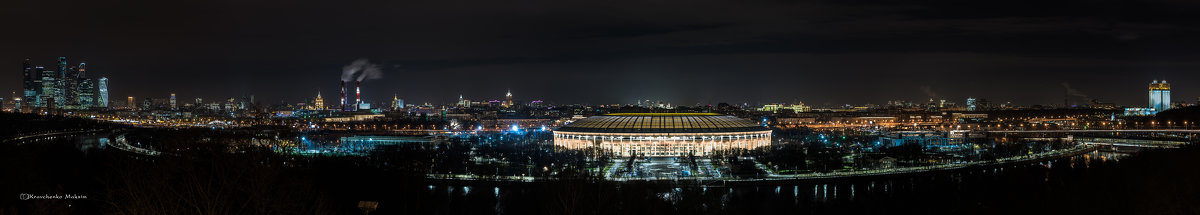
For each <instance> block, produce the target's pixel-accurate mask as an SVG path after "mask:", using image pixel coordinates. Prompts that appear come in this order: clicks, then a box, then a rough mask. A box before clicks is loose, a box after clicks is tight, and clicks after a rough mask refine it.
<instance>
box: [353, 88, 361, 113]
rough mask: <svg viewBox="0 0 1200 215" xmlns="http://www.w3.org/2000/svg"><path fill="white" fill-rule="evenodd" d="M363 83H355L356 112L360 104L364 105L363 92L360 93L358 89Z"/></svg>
mask: <svg viewBox="0 0 1200 215" xmlns="http://www.w3.org/2000/svg"><path fill="white" fill-rule="evenodd" d="M361 83H362V81H354V109H355V110H357V109H358V107H359V106H358V105H359V104H362V91H360V90H359V89H358V85H359V84H361Z"/></svg>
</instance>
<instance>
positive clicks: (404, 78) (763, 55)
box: [0, 1, 1200, 106]
mask: <svg viewBox="0 0 1200 215" xmlns="http://www.w3.org/2000/svg"><path fill="white" fill-rule="evenodd" d="M629 4H632V2H629ZM1128 4H1129V5H1126V4H1116V3H1096V4H1088V5H1079V4H1070V3H1045V4H1040V5H1038V7H1036V8H1028V7H1025V6H1024V4H1023V3H1019V2H991V3H987V4H966V3H955V2H926V3H910V4H906V3H879V2H861V3H843V2H833V1H811V2H770V3H768V2H761V3H754V4H742V5H736V6H719V5H720V4H716V3H712V2H689V5H690V6H691V7H686V9H680V8H678V7H677V5H676V4H673V3H670V2H655V3H646V4H638V5H639V7H638V8H637V9H632V8H623V7H620V5H625V4H624V3H622V2H611V3H586V2H577V3H559V4H553V3H547V4H530V5H520V4H504V3H479V4H466V5H453V4H449V3H437V2H433V3H381V4H374V3H370V4H368V3H350V4H343V5H337V6H330V7H314V6H313V5H306V4H301V3H298V4H254V3H239V2H233V1H229V2H210V3H206V4H204V5H195V4H192V3H170V4H162V5H131V6H128V7H119V8H114V7H113V6H110V5H104V4H97V3H94V2H84V1H79V2H73V1H67V2H61V3H53V4H51V3H45V2H23V1H20V2H16V3H13V4H12V5H11V7H5V8H3V9H0V14H3V15H0V17H3V19H0V20H6V21H9V22H6V23H8V24H10V26H24V27H22V28H21V29H29V30H38V29H41V28H43V27H42V26H60V27H61V28H63V29H74V30H75V31H77V33H72V34H55V35H53V36H45V35H44V34H5V35H0V41H2V42H0V45H3V46H4V47H6V48H7V49H6V51H5V52H4V53H0V68H18V67H19V65H20V63H21V62H20V61H21V60H23V59H26V58H29V59H33V60H34V61H35V63H36V64H38V65H43V66H47V65H51V64H53V63H54V62H53V59H54V58H56V57H60V56H68V57H70V58H72V59H79V60H88V61H89V62H92V63H93V65H91V69H92V71H95V72H94V73H93V74H96V75H99V76H104V77H109V78H110V79H112V81H113V87H112V89H111V90H112V93H114V96H115V97H120V96H137V97H146V96H155V97H157V95H166V94H167V93H169V92H175V93H178V94H179V95H180V96H183V97H185V98H191V97H192V96H197V97H202V98H223V97H229V96H240V95H243V94H255V95H258V96H259V97H260V98H264V100H279V99H299V98H308V97H311V95H307V94H306V95H296V94H294V93H293V92H310V91H314V90H320V91H324V92H334V91H336V90H337V83H336V82H335V81H332V80H334V79H336V78H337V76H338V75H339V74H340V72H341V68H342V67H343V66H345V65H347V64H349V63H350V62H351V61H353V60H355V59H360V58H365V59H370V60H372V61H373V62H377V63H378V64H379V65H381V66H382V68H383V72H384V75H383V77H382V78H381V79H377V80H371V81H367V82H365V83H363V90H364V91H365V92H370V94H365V95H364V96H365V97H366V98H367V99H368V100H370V101H379V102H382V101H388V99H389V98H390V97H388V96H390V95H393V94H399V97H401V98H405V99H407V100H409V101H415V102H425V101H428V102H439V103H452V102H453V101H454V98H455V97H456V96H457V95H459V94H465V95H468V96H470V97H483V98H495V97H499V96H502V94H500V95H496V96H493V94H495V93H502V92H503V90H504V89H512V90H513V91H514V92H515V93H516V94H518V95H519V96H518V97H524V98H538V99H542V100H546V101H554V102H557V103H593V104H599V103H629V102H631V101H635V100H642V99H652V100H664V101H666V100H670V101H671V102H673V103H679V104H694V103H709V102H730V103H741V102H786V101H792V100H800V101H804V102H805V103H809V104H814V105H823V104H829V105H835V104H847V103H849V104H862V103H884V102H886V101H888V100H895V99H904V100H913V101H915V100H924V99H928V98H929V97H930V96H928V93H927V92H925V91H924V90H922V89H923V87H927V88H929V89H930V90H931V91H932V93H933V94H937V96H936V97H942V98H945V99H948V100H956V101H957V100H964V99H965V98H967V97H977V98H989V99H991V100H994V101H1012V102H1014V103H1016V104H1023V105H1032V104H1057V103H1060V101H1061V100H1062V96H1061V94H1062V93H1060V92H1062V91H1063V90H1064V87H1063V83H1069V84H1070V85H1071V86H1072V87H1074V88H1076V89H1077V90H1078V91H1079V92H1082V93H1085V94H1087V95H1091V96H1095V97H1097V98H1101V99H1102V101H1104V102H1113V103H1117V104H1120V105H1127V106H1133V105H1137V104H1141V103H1144V102H1142V100H1143V99H1142V97H1143V96H1142V95H1140V94H1136V93H1128V92H1131V91H1134V89H1140V88H1142V87H1143V86H1142V85H1144V83H1143V82H1145V81H1146V80H1162V79H1166V80H1170V81H1172V82H1173V83H1178V86H1179V87H1178V88H1177V89H1176V92H1175V96H1176V98H1183V99H1181V101H1182V100H1194V99H1193V98H1196V97H1197V96H1200V93H1197V92H1195V90H1191V89H1194V88H1191V86H1197V85H1200V83H1196V82H1195V81H1192V80H1197V79H1198V78H1200V73H1196V72H1193V71H1197V70H1200V65H1197V64H1196V63H1194V62H1191V61H1190V60H1189V59H1194V58H1195V57H1196V56H1198V55H1200V54H1197V53H1196V52H1195V51H1193V50H1197V49H1196V48H1197V47H1198V46H1200V44H1197V43H1196V42H1194V41H1193V40H1191V39H1190V38H1194V37H1195V36H1197V35H1200V32H1198V31H1197V30H1195V29H1196V24H1194V23H1188V22H1184V21H1182V20H1192V19H1194V18H1197V17H1196V16H1198V15H1196V14H1194V13H1188V11H1193V9H1196V8H1197V5H1196V3H1191V2H1139V3H1128ZM59 7H61V9H62V10H63V11H74V12H72V13H64V14H60V15H56V16H48V17H44V18H41V19H24V18H21V17H33V16H37V11H46V10H49V9H50V8H59ZM156 7H171V8H175V9H176V10H177V11H176V12H171V13H166V12H163V11H160V10H156ZM223 8H233V9H230V10H220V11H221V12H220V13H214V12H212V11H217V10H219V9H223ZM268 8H269V9H268ZM422 8H441V9H442V10H439V11H442V12H437V13H431V12H429V11H425V10H422ZM450 8H453V9H450ZM56 10H57V9H56ZM339 11H355V12H354V13H341V12H339ZM533 11H543V12H540V13H531V12H533ZM549 11H555V12H549ZM562 11H570V13H566V12H562ZM963 11H971V12H970V13H964V12H963ZM477 12H478V13H477ZM668 12H669V13H668ZM1063 12H1067V13H1063ZM178 14H189V15H187V16H182V15H178ZM314 14H316V15H314ZM320 14H342V15H320ZM794 14H804V16H796V15H794ZM468 15H469V16H468ZM131 20H144V21H140V22H134V21H131ZM16 21H20V23H15V22H16ZM97 26H107V27H97ZM155 26H170V27H168V28H157V27H155ZM384 26H387V27H384ZM445 26H454V27H452V28H451V27H445ZM151 28H153V29H158V30H155V31H133V30H131V29H151ZM295 35H302V36H295ZM164 53H170V54H164ZM5 71H11V70H5ZM4 74H12V73H8V72H6V73H4ZM5 77H17V76H14V75H6V76H5ZM428 80H444V81H446V82H448V83H449V84H444V83H435V82H434V81H428ZM0 87H2V88H0V89H4V90H19V89H20V88H19V87H20V82H19V81H18V79H17V78H3V79H0ZM828 89H840V90H837V91H830V90H828ZM998 89H1002V90H998ZM268 98H269V99H268ZM960 102H961V101H960Z"/></svg>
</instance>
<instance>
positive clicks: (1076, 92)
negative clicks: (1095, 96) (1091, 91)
mask: <svg viewBox="0 0 1200 215" xmlns="http://www.w3.org/2000/svg"><path fill="white" fill-rule="evenodd" d="M1062 86H1063V87H1064V88H1067V94H1068V95H1072V96H1078V97H1080V98H1084V99H1092V97H1090V96H1088V95H1087V94H1083V93H1082V92H1079V90H1076V89H1075V88H1072V87H1071V84H1070V83H1067V82H1063V83H1062Z"/></svg>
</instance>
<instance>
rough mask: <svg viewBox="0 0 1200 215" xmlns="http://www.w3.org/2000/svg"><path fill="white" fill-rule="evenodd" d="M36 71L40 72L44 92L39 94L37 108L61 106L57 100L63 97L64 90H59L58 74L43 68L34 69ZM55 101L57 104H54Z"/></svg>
mask: <svg viewBox="0 0 1200 215" xmlns="http://www.w3.org/2000/svg"><path fill="white" fill-rule="evenodd" d="M34 70H37V71H40V73H41V79H42V87H41V88H42V89H41V90H42V91H41V92H40V93H38V104H37V105H35V106H36V107H58V106H59V104H58V102H57V101H61V100H56V99H55V98H56V97H58V96H59V95H61V93H62V90H59V88H58V86H59V85H58V78H57V77H58V72H57V71H54V70H46V68H43V67H34ZM52 101H55V102H52Z"/></svg>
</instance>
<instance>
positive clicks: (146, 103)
mask: <svg viewBox="0 0 1200 215" xmlns="http://www.w3.org/2000/svg"><path fill="white" fill-rule="evenodd" d="M152 108H154V99H150V97H146V98H145V99H143V100H142V110H151V109H152Z"/></svg>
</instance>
